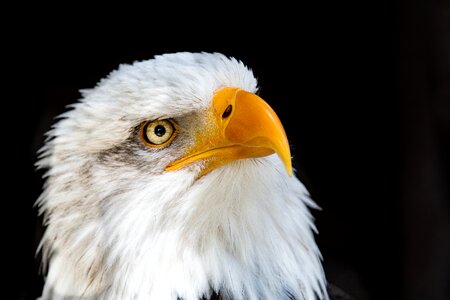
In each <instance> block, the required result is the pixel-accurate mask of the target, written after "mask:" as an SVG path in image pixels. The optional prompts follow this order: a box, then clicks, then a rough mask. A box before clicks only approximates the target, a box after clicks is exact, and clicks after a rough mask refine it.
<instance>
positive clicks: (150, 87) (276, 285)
mask: <svg viewBox="0 0 450 300" xmlns="http://www.w3.org/2000/svg"><path fill="white" fill-rule="evenodd" d="M257 89H258V87H257V80H256V79H255V77H254V75H253V73H252V71H251V70H250V69H249V68H248V67H246V66H245V65H244V64H243V63H242V62H240V61H238V60H236V59H235V58H231V57H227V56H225V55H223V54H220V53H187V52H182V53H171V54H164V55H159V56H155V57H154V58H152V59H149V60H146V61H139V62H135V63H133V64H130V65H121V66H120V67H119V68H118V69H117V70H115V71H113V72H112V73H111V74H110V75H109V76H108V77H107V78H105V79H103V80H101V81H100V82H99V83H98V84H97V86H96V87H94V88H92V89H88V90H82V91H81V94H82V98H81V100H80V101H78V102H77V103H75V104H73V105H72V106H71V107H70V109H69V110H68V111H67V112H66V113H64V114H63V115H62V116H61V117H60V118H59V120H58V121H57V123H56V124H55V125H54V126H53V127H52V129H51V130H50V131H49V132H48V136H47V140H46V143H45V145H44V146H43V147H42V149H41V150H40V156H39V160H38V162H37V167H38V168H43V169H46V170H47V172H46V174H45V178H46V182H45V186H44V188H43V192H42V194H41V196H40V197H39V199H38V200H37V202H36V203H37V205H38V207H39V213H40V214H42V215H43V216H44V224H45V226H46V230H45V233H44V235H43V237H42V241H41V244H40V247H39V249H38V250H39V251H41V252H42V262H43V265H44V267H45V269H46V270H47V271H46V275H45V285H44V288H43V292H42V296H41V299H108V300H112V299H157V300H166V299H167V300H169V299H175V300H176V299H183V300H198V299H210V298H213V297H216V298H218V299H236V300H240V299H249V300H256V299H297V300H301V299H308V300H309V299H328V294H327V288H326V287H327V283H326V279H325V275H324V271H323V268H322V262H321V255H320V251H319V249H318V247H317V245H316V242H315V240H314V232H315V231H316V228H315V226H314V222H313V218H312V215H311V213H310V209H311V208H317V205H316V204H315V203H314V201H313V200H312V199H311V198H310V196H309V194H308V191H307V190H306V188H305V186H304V185H303V184H302V183H301V182H300V181H299V179H297V178H296V176H295V173H294V172H293V170H292V166H291V154H290V149H289V143H288V139H287V137H286V134H285V131H284V129H283V126H282V124H281V122H280V120H279V118H278V117H277V115H276V113H275V112H274V111H273V110H272V108H271V107H270V106H269V105H268V104H267V103H266V102H265V101H264V100H263V99H261V98H260V97H259V96H257V95H256V92H257ZM294 171H295V170H294Z"/></svg>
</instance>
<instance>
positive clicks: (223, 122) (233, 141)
mask: <svg viewBox="0 0 450 300" xmlns="http://www.w3.org/2000/svg"><path fill="white" fill-rule="evenodd" d="M273 153H277V154H278V157H279V158H280V160H281V161H282V162H283V165H284V167H285V169H286V171H287V173H288V174H289V176H291V175H292V164H291V153H290V149H289V143H288V140H287V137H286V133H285V131H284V128H283V125H282V124H281V122H280V120H279V118H278V116H277V115H276V113H275V112H274V111H273V109H272V108H271V107H270V106H269V105H268V104H267V103H266V102H265V101H264V100H263V99H261V98H260V97H258V96H257V95H255V94H253V93H249V92H246V91H244V90H241V89H239V88H235V87H224V88H221V89H219V90H217V91H216V93H215V94H214V96H213V100H212V106H211V108H210V110H209V111H208V121H207V124H206V125H205V128H203V130H201V131H199V133H198V134H197V135H196V141H195V143H194V145H193V146H192V147H191V148H189V150H188V151H187V153H186V154H185V155H184V156H183V157H182V158H180V159H178V160H176V161H174V162H172V163H170V164H169V165H168V166H167V167H166V170H167V171H172V170H178V169H180V168H182V167H184V166H187V165H189V164H191V163H193V162H196V161H199V160H202V161H203V163H204V168H203V170H202V172H201V174H200V176H203V175H205V174H207V173H208V172H210V171H212V170H213V169H215V168H217V167H219V166H222V165H224V164H226V163H229V162H231V161H235V160H238V159H244V158H253V157H262V156H267V155H270V154H273Z"/></svg>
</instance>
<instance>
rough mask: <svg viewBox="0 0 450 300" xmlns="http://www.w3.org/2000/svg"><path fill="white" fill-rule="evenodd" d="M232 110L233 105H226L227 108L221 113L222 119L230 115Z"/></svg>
mask: <svg viewBox="0 0 450 300" xmlns="http://www.w3.org/2000/svg"><path fill="white" fill-rule="evenodd" d="M232 111H233V106H231V104H230V105H228V106H227V108H226V109H225V111H224V112H223V114H222V119H226V118H228V117H229V116H230V115H231V112H232Z"/></svg>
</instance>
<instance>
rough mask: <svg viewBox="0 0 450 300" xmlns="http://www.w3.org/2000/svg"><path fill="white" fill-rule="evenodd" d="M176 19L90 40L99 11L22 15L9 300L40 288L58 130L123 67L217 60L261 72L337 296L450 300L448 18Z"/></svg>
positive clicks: (322, 10)
mask: <svg viewBox="0 0 450 300" xmlns="http://www.w3.org/2000/svg"><path fill="white" fill-rule="evenodd" d="M336 2H337V1H336ZM172 6H173V7H166V8H162V7H157V6H154V7H152V8H151V9H148V8H144V7H132V8H131V9H130V7H129V8H128V9H125V10H123V11H121V12H120V13H116V14H113V15H108V18H107V20H105V21H102V22H100V24H97V25H96V26H93V25H92V26H91V25H90V24H91V23H90V21H96V20H97V21H98V18H99V16H105V15H106V12H95V13H94V12H90V13H87V11H90V9H88V8H86V9H84V10H80V11H78V10H77V11H73V10H72V8H67V9H61V10H60V11H59V12H58V13H51V12H49V11H47V13H45V14H41V13H38V12H37V11H33V8H29V11H28V14H26V15H22V14H19V15H20V16H19V17H20V18H19V19H16V21H17V20H19V21H20V22H22V24H23V25H24V27H21V28H22V29H21V30H17V31H14V32H12V31H10V32H8V33H7V37H8V39H7V40H6V42H5V40H4V42H5V43H4V48H5V50H7V51H8V54H4V55H3V58H4V65H7V66H11V67H12V68H11V71H8V72H7V71H6V70H5V69H4V71H3V72H4V75H7V77H8V79H12V80H11V83H9V82H8V84H5V86H4V91H5V95H8V96H5V99H3V103H4V109H5V111H4V112H3V115H4V118H3V119H4V120H7V121H8V122H6V125H4V127H3V128H4V131H3V132H4V133H6V135H4V144H3V147H2V148H3V150H4V151H10V152H7V155H5V156H4V158H3V164H4V166H6V168H7V170H8V172H7V173H6V174H8V175H7V177H8V180H6V181H4V182H3V184H6V187H7V191H8V194H7V195H8V196H7V197H5V199H2V200H3V201H5V202H7V203H8V204H9V205H10V206H8V209H5V211H4V221H6V225H5V226H4V228H5V229H6V230H5V231H6V237H7V241H8V242H7V244H6V245H7V246H6V247H5V248H7V250H9V251H11V253H9V254H8V256H5V258H6V262H7V263H10V264H8V265H11V268H8V269H7V271H5V272H7V277H8V281H7V287H8V289H9V290H10V291H11V292H12V295H13V299H15V298H18V299H34V298H35V297H36V296H38V295H39V293H40V290H41V288H42V278H41V277H40V276H39V274H38V267H39V263H38V258H37V259H36V258H35V251H36V247H37V244H38V241H39V237H40V234H41V231H42V227H41V225H40V222H41V219H40V218H37V209H35V208H33V203H34V202H35V200H36V199H37V197H38V196H39V194H40V191H41V186H42V184H43V181H42V179H41V176H42V173H43V172H42V171H36V170H35V168H34V163H35V162H36V159H37V157H36V151H37V150H38V149H39V148H40V147H41V146H42V144H43V140H44V133H45V132H46V131H47V130H48V129H49V128H50V126H51V124H52V123H53V118H54V117H55V116H57V115H58V114H60V113H62V112H64V111H65V106H66V105H68V104H70V103H72V102H74V101H76V100H77V99H78V98H79V96H80V95H79V93H78V90H79V89H83V88H91V87H93V86H94V85H95V84H96V83H97V81H98V80H99V79H100V78H102V77H104V76H106V75H107V74H108V73H109V72H110V71H112V70H114V69H116V68H117V66H118V65H119V64H121V63H132V62H133V61H136V60H145V59H150V58H151V57H153V56H154V55H157V54H162V53H168V52H177V51H191V52H194V51H207V52H222V53H224V54H226V55H228V56H234V57H236V58H237V59H239V60H242V61H243V62H244V63H245V64H246V65H247V66H249V67H250V68H251V69H252V70H253V71H254V73H255V75H256V77H257V78H258V80H259V85H260V88H261V91H260V95H261V96H262V97H263V98H264V99H265V100H266V101H267V102H269V104H271V106H272V107H273V108H274V109H275V111H276V112H277V113H278V115H279V117H280V119H281V120H282V122H283V124H284V126H285V129H286V131H287V134H288V137H289V139H290V142H291V146H292V149H291V151H292V153H293V156H294V166H295V167H296V168H297V170H298V176H299V177H300V178H301V179H302V180H303V182H304V183H305V184H306V186H307V187H308V189H309V190H310V192H311V194H312V197H313V198H314V199H315V201H316V202H317V203H318V204H319V205H320V206H321V207H322V211H314V216H315V218H316V223H317V226H318V229H319V232H320V233H319V235H318V236H317V242H318V244H319V247H320V248H321V250H322V253H323V256H324V266H325V271H326V272H327V276H328V279H329V280H330V281H331V282H333V283H335V284H336V285H337V286H339V287H341V288H342V289H343V290H345V291H346V292H348V293H349V294H351V295H353V296H355V298H356V299H362V300H363V299H413V300H414V299H450V291H449V284H448V283H449V269H450V263H449V261H450V260H449V249H450V248H449V239H450V238H449V237H450V230H449V228H450V225H449V223H450V220H449V197H448V196H449V186H450V185H449V178H450V176H449V171H450V168H449V165H450V163H449V155H448V153H449V150H450V148H449V147H450V143H449V142H450V139H449V136H450V134H449V133H450V125H449V124H450V113H449V111H450V109H449V108H450V62H449V60H450V22H449V20H450V14H449V9H450V8H449V4H448V3H446V2H444V1H423V0H414V1H406V0H405V1H385V2H383V1H369V2H362V1H361V2H359V1H353V2H351V1H350V2H346V3H334V4H325V3H323V2H320V3H319V2H316V3H314V2H313V3H309V4H299V7H297V8H294V7H281V5H279V6H273V5H271V6H268V7H262V5H261V4H259V5H258V6H257V7H255V8H254V9H250V10H244V9H242V7H240V6H239V5H237V4H234V5H231V4H228V5H225V4H222V6H221V7H220V8H219V9H212V10H211V11H208V12H205V13H197V14H191V13H190V12H188V8H194V10H198V9H199V7H194V6H190V5H186V6H185V7H178V6H177V4H172ZM175 8H177V13H178V14H181V16H183V17H181V18H180V16H179V15H176V14H174V13H171V12H172V11H173V9H175ZM263 8H264V9H265V13H260V12H259V9H263ZM40 9H42V7H40ZM185 9H186V10H185ZM43 10H45V8H44V9H43ZM189 11H190V10H189ZM138 12H140V14H139V15H138V14H137V13H138ZM72 13H73V14H74V15H75V16H74V17H70V16H71V14H72ZM130 17H131V18H130ZM88 24H89V25H88ZM9 25H10V26H12V24H9ZM16 25H17V24H16ZM19 27H20V26H17V27H14V28H19ZM5 28H9V27H5ZM11 119H12V120H13V121H11ZM4 170H5V169H4ZM10 191H11V192H10Z"/></svg>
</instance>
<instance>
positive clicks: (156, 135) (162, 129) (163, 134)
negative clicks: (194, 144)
mask: <svg viewBox="0 0 450 300" xmlns="http://www.w3.org/2000/svg"><path fill="white" fill-rule="evenodd" d="M176 133H177V129H176V127H175V123H174V122H173V121H171V120H169V119H165V120H155V121H147V122H144V123H143V124H142V126H141V130H140V135H141V139H142V140H143V142H144V144H146V145H147V146H150V147H155V148H158V147H164V146H167V145H169V144H170V142H172V140H173V139H174V138H175V136H176Z"/></svg>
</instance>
